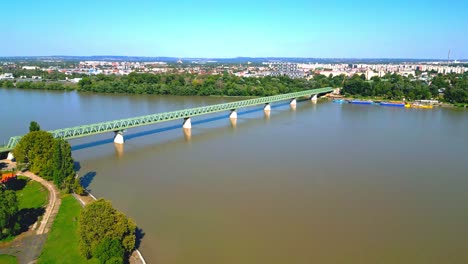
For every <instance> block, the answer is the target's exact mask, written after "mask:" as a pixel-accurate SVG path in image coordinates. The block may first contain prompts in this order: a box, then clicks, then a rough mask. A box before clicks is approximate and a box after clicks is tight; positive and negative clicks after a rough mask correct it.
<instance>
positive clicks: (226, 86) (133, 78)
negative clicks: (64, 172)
mask: <svg viewBox="0 0 468 264" xmlns="http://www.w3.org/2000/svg"><path fill="white" fill-rule="evenodd" d="M418 74H420V72H418ZM328 86H331V87H343V94H345V95H348V96H356V97H359V96H377V97H382V98H385V99H401V98H403V97H404V98H407V99H409V100H417V99H431V98H435V99H437V98H438V97H439V93H438V89H442V88H444V89H445V93H444V97H443V98H442V99H443V100H445V101H446V102H450V103H454V104H457V103H460V104H465V103H468V73H465V74H454V73H450V74H447V75H442V74H438V75H436V76H435V77H434V78H433V79H432V80H431V81H430V82H427V81H423V80H419V79H417V78H415V76H411V75H410V76H409V77H403V76H400V75H397V74H386V75H385V76H383V77H381V78H380V77H372V79H371V80H370V81H366V80H365V78H364V76H363V75H354V76H352V77H346V76H344V75H340V76H331V75H330V76H325V75H319V74H316V75H314V76H313V78H311V79H310V80H307V79H291V78H289V77H286V76H280V77H272V76H265V77H238V76H235V75H230V74H227V73H226V74H223V75H201V74H189V73H180V74H175V73H164V74H150V73H136V72H133V73H130V74H129V75H125V76H117V75H102V74H99V75H95V76H85V77H83V78H82V80H81V81H80V82H79V83H78V84H63V83H56V82H52V83H46V82H41V81H39V82H18V83H16V88H19V89H48V90H78V91H82V92H96V93H127V94H160V95H166V94H168V95H200V96H208V95H216V96H270V95H276V94H283V93H291V92H296V91H301V90H307V89H315V88H322V87H328ZM0 87H7V88H9V87H14V83H13V82H12V81H9V80H7V81H3V82H0Z"/></svg>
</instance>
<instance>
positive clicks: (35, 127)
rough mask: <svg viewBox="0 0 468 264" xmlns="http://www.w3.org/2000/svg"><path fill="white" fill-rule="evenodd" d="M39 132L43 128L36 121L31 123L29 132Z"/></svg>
mask: <svg viewBox="0 0 468 264" xmlns="http://www.w3.org/2000/svg"><path fill="white" fill-rule="evenodd" d="M39 130H41V127H40V126H39V124H38V123H37V122H36V121H31V123H29V132H34V131H39Z"/></svg>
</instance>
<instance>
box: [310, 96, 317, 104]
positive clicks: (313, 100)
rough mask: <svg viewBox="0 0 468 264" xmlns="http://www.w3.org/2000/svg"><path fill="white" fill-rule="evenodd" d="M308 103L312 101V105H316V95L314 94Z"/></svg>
mask: <svg viewBox="0 0 468 264" xmlns="http://www.w3.org/2000/svg"><path fill="white" fill-rule="evenodd" d="M310 101H312V103H314V104H316V103H317V95H316V94H314V95H313V96H311V97H310Z"/></svg>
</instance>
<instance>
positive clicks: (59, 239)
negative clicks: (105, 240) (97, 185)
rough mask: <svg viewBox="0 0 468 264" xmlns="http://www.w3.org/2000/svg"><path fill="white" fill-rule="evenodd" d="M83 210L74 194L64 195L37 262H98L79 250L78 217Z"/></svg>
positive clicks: (73, 263)
mask: <svg viewBox="0 0 468 264" xmlns="http://www.w3.org/2000/svg"><path fill="white" fill-rule="evenodd" d="M81 210H82V207H81V205H80V204H79V203H78V201H77V200H76V199H75V198H74V197H73V196H71V195H65V196H63V197H62V205H61V206H60V210H59V212H58V215H57V217H56V219H55V222H54V225H53V226H52V229H51V231H50V234H49V237H48V238H47V241H46V244H45V246H44V249H43V250H42V253H41V256H40V257H39V260H38V262H37V263H39V264H40V263H64V264H66V263H70V264H80V263H98V262H97V261H88V260H86V259H85V258H84V257H83V256H82V255H81V254H80V251H79V238H78V217H79V215H80V212H81Z"/></svg>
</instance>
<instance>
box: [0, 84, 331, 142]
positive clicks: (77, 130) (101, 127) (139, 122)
mask: <svg viewBox="0 0 468 264" xmlns="http://www.w3.org/2000/svg"><path fill="white" fill-rule="evenodd" d="M332 91H333V88H331V87H326V88H320V89H313V90H305V91H300V92H295V93H288V94H280V95H274V96H268V97H261V98H254V99H248V100H242V101H236V102H231V103H224V104H215V105H209V106H202V107H195V108H191V109H184V110H178V111H171V112H165V113H159V114H152V115H145V116H140V117H133V118H125V119H119V120H113V121H106V122H100V123H95V124H90V125H82V126H75V127H70V128H62V129H56V130H51V131H48V132H50V133H52V135H53V136H54V137H55V138H63V139H73V138H79V137H84V136H91V135H95V134H101V133H105V132H115V131H121V130H125V129H128V128H133V127H138V126H144V125H150V124H156V123H160V122H167V121H172V120H176V119H182V118H189V117H193V116H199V115H205V114H212V113H217V112H222V111H226V110H234V109H239V108H243V107H249V106H254V105H259V104H266V103H272V102H277V101H282V100H286V99H292V98H298V97H302V96H311V95H315V94H320V93H328V92H332ZM20 139H21V136H15V137H11V138H10V140H9V141H8V144H7V146H6V147H7V150H10V149H13V148H14V147H15V146H16V144H18V142H19V140H20ZM1 150H2V149H1V148H0V151H1Z"/></svg>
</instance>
